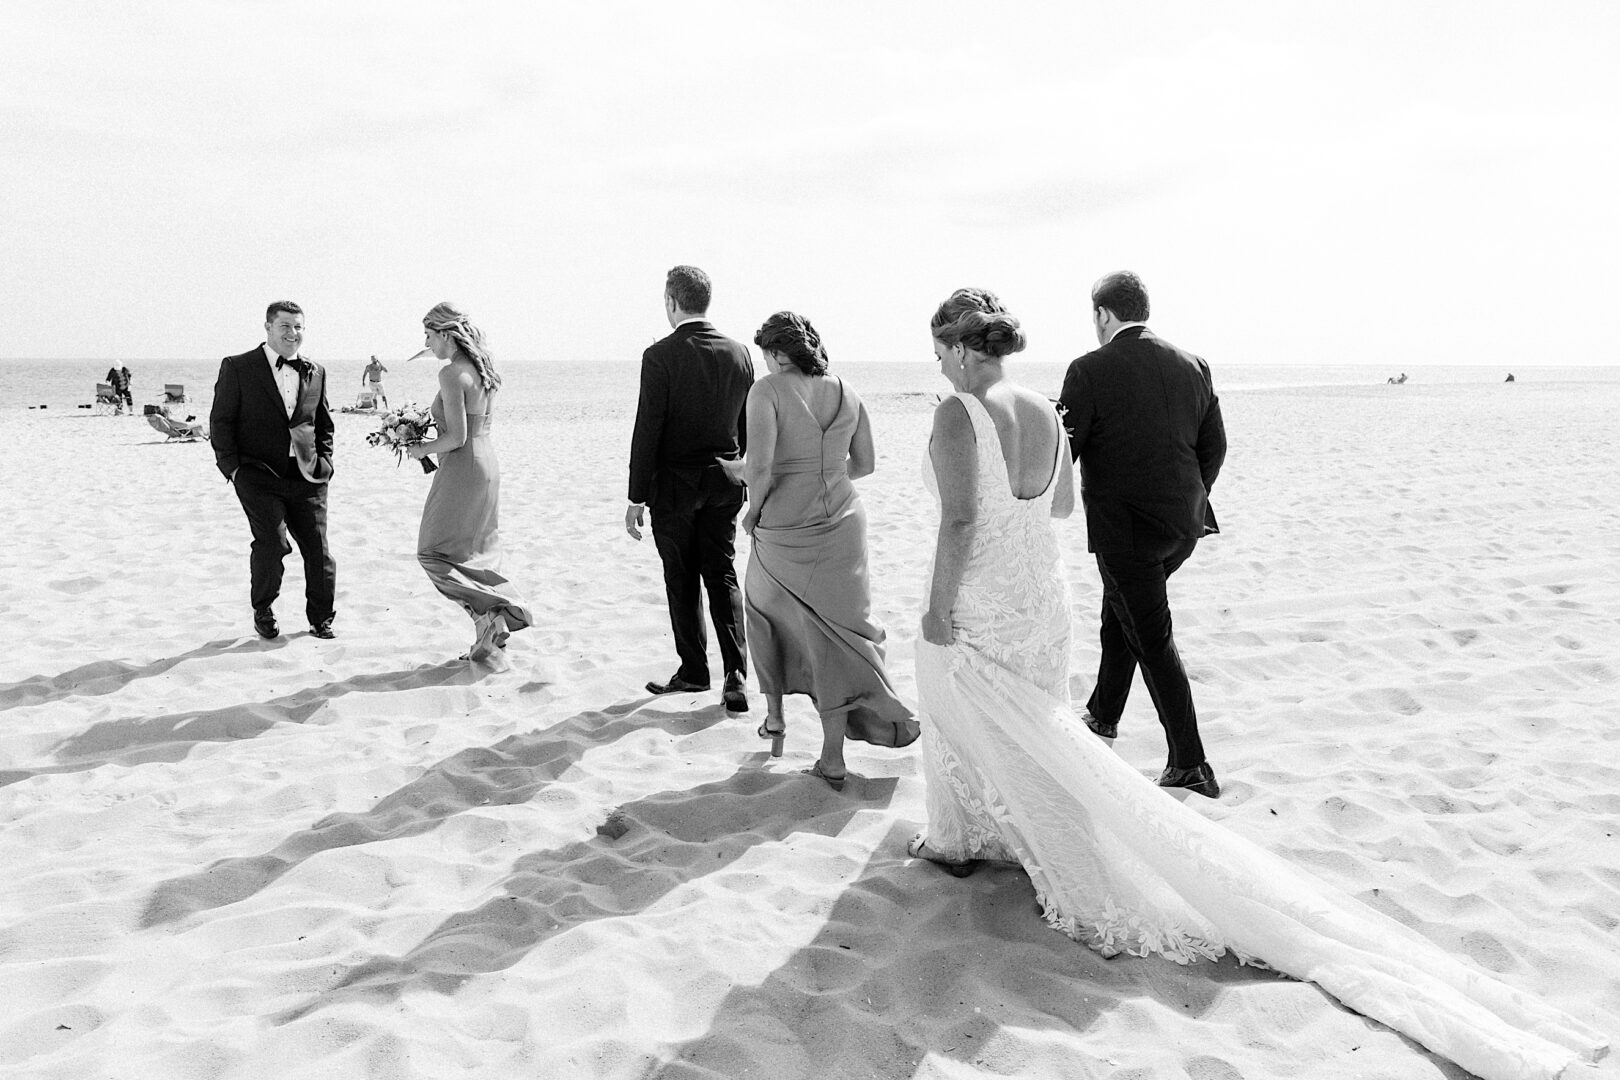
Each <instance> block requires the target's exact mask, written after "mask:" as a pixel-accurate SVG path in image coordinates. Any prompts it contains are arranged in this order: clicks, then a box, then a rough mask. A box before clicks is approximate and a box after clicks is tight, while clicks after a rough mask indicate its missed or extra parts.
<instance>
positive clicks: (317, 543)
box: [233, 459, 337, 626]
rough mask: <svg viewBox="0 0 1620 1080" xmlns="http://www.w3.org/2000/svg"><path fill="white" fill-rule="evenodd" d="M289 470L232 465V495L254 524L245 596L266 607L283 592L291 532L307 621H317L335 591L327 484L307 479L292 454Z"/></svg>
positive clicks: (256, 605) (256, 606)
mask: <svg viewBox="0 0 1620 1080" xmlns="http://www.w3.org/2000/svg"><path fill="white" fill-rule="evenodd" d="M287 470H288V474H289V475H286V476H279V475H277V474H275V473H272V472H270V471H269V470H268V469H266V468H264V467H262V466H260V465H257V464H244V465H243V466H242V467H241V468H239V469H237V470H236V477H235V481H234V484H233V486H234V487H235V488H236V498H237V501H239V502H240V503H241V504H242V511H243V512H244V513H246V514H247V519H248V527H249V528H250V529H252V530H253V547H252V550H251V553H250V554H249V556H248V567H249V570H250V573H251V579H250V580H251V585H250V587H249V598H250V599H251V600H252V603H253V610H254V611H268V610H270V605H271V604H273V603H274V602H275V599H276V597H278V596H280V595H281V574H282V560H283V559H284V558H285V557H286V556H287V555H288V554H289V553H291V551H292V544H291V543H289V542H288V539H287V536H288V534H289V533H291V534H292V539H293V540H294V541H296V542H297V544H298V551H299V554H301V555H302V556H303V558H304V613H305V614H306V615H307V616H308V617H309V625H311V626H319V625H320V624H321V623H323V622H325V621H326V620H327V619H330V618H331V617H332V605H333V598H334V595H335V594H336V592H337V563H336V562H335V561H334V560H333V558H332V552H331V549H330V548H328V547H327V544H326V487H327V485H325V484H313V483H310V482H309V481H308V480H305V479H304V477H303V475H302V474H301V473H299V471H298V466H297V465H296V464H295V463H293V462H292V461H291V459H289V460H288V462H287Z"/></svg>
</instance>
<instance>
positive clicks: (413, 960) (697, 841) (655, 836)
mask: <svg viewBox="0 0 1620 1080" xmlns="http://www.w3.org/2000/svg"><path fill="white" fill-rule="evenodd" d="M898 783H899V782H898V781H897V780H895V779H894V778H892V777H888V778H882V779H877V778H873V779H867V780H864V781H862V783H861V784H860V787H859V794H858V795H857V794H855V793H854V789H853V788H852V789H851V790H849V791H846V792H845V793H844V794H841V795H840V794H835V793H834V792H833V791H832V790H831V789H829V788H827V787H826V786H825V785H823V784H822V783H821V782H820V781H819V780H813V779H810V778H808V777H804V776H799V775H794V774H783V773H773V772H769V771H766V770H763V769H760V768H758V767H757V766H753V765H749V766H745V767H743V768H741V769H739V770H738V771H737V772H735V773H733V774H732V775H731V776H728V777H727V778H725V779H724V780H719V781H716V782H714V783H710V784H702V785H700V786H698V787H695V788H691V789H688V790H684V791H662V792H658V793H657V794H654V795H649V796H647V797H646V798H645V799H641V800H638V801H636V802H634V803H628V804H626V805H625V806H622V807H620V808H619V809H620V811H621V813H622V814H623V817H624V820H625V822H626V823H627V824H628V825H629V831H628V832H627V833H626V834H625V835H624V836H622V837H621V838H620V839H619V840H618V841H617V842H612V841H608V840H606V839H604V838H603V837H601V836H598V837H596V838H594V839H591V840H585V841H581V842H579V843H574V844H570V845H568V846H567V847H564V848H561V849H559V850H556V851H544V852H536V853H534V854H532V855H526V856H524V857H523V858H521V859H519V860H518V861H517V862H516V863H515V864H514V865H513V867H512V872H511V873H510V874H509V875H508V877H507V878H506V880H505V881H503V882H501V883H500V884H499V885H498V886H496V888H495V893H496V896H495V898H494V899H492V900H490V901H488V902H487V903H485V904H483V905H481V906H479V907H477V908H475V909H473V910H471V911H463V912H458V913H457V914H455V915H452V916H450V918H448V919H446V920H445V921H444V922H443V923H441V924H439V926H438V927H437V928H436V929H435V930H434V931H433V932H432V933H430V934H428V936H427V937H425V938H423V939H422V941H421V942H420V943H418V944H417V945H416V947H415V948H413V949H412V950H411V951H410V952H409V953H407V954H406V955H404V956H401V957H392V956H379V957H375V958H373V959H371V960H367V961H365V962H363V963H360V964H356V965H354V966H351V967H350V968H348V969H347V970H346V971H344V972H343V974H342V975H341V976H340V977H339V978H338V980H337V981H336V983H334V984H333V986H332V987H331V988H330V989H328V990H325V991H323V992H322V993H321V994H320V995H319V996H317V997H316V998H315V999H314V1000H313V1001H310V1002H308V1003H307V1004H305V1005H302V1006H299V1007H298V1008H296V1009H291V1010H289V1011H287V1012H285V1013H282V1014H280V1015H278V1016H276V1017H275V1018H274V1020H273V1022H274V1023H277V1024H285V1023H290V1022H291V1021H294V1020H297V1019H299V1018H301V1017H304V1016H307V1015H309V1014H310V1013H312V1012H315V1011H316V1010H318V1009H321V1008H324V1007H326V1006H329V1005H334V1004H337V1003H339V1002H343V1001H364V1002H372V1003H375V1002H378V1001H392V1000H395V999H397V998H398V997H399V996H400V995H401V994H403V993H405V992H407V991H410V990H413V989H421V990H432V991H436V992H438V993H444V994H448V993H451V992H453V991H455V990H456V989H458V988H459V987H460V986H461V985H462V984H463V983H465V982H467V981H468V980H469V979H471V978H473V977H474V976H477V975H483V974H487V973H489V972H493V971H502V970H505V969H506V968H509V967H511V966H512V965H514V964H516V963H517V962H518V961H520V960H522V959H523V958H524V957H525V956H527V955H528V954H529V953H530V952H531V951H533V950H534V949H535V948H537V947H539V946H540V945H541V944H542V943H544V942H546V941H548V940H550V939H551V938H553V937H556V936H557V935H559V934H562V933H566V932H567V931H569V930H571V929H573V928H574V927H576V926H579V925H581V924H583V923H586V922H590V921H592V920H595V919H607V918H617V917H620V916H625V915H634V914H637V913H639V912H642V911H645V910H646V909H647V908H649V907H651V906H652V905H653V904H654V903H656V902H657V901H659V900H660V899H662V898H663V897H664V896H666V895H667V894H669V893H670V892H672V891H673V890H674V889H676V888H677V887H679V886H681V885H683V884H685V883H687V882H689V881H695V880H697V879H698V878H701V877H704V876H706V875H708V874H712V873H714V872H716V871H718V870H723V869H725V868H726V867H728V866H730V865H731V864H732V863H734V862H736V861H737V860H738V859H739V858H741V857H742V856H743V855H744V854H746V853H747V852H748V851H749V850H750V849H752V848H754V847H755V846H757V845H759V844H766V843H772V842H777V841H781V840H785V839H786V838H787V837H788V836H791V835H794V834H796V833H817V834H820V835H822V836H837V835H838V834H839V833H840V832H842V831H843V829H844V827H845V826H846V825H848V824H849V821H850V819H851V818H853V817H854V816H855V815H856V814H858V813H860V812H862V811H869V810H876V809H881V808H883V807H884V806H887V805H888V803H889V802H890V800H892V799H893V798H894V792H895V788H896V787H897V786H898ZM789 785H794V786H801V785H813V786H812V787H811V788H810V792H809V793H810V796H811V801H807V802H805V803H804V804H803V805H805V806H806V807H807V808H808V812H807V813H806V814H805V815H803V816H802V817H798V818H796V819H794V820H785V819H784V818H783V817H782V815H781V813H780V812H779V810H778V809H777V807H779V806H780V800H781V799H782V798H783V789H784V788H786V787H787V786H789ZM739 821H757V822H759V823H760V827H759V828H758V829H756V830H753V831H738V829H737V822H739Z"/></svg>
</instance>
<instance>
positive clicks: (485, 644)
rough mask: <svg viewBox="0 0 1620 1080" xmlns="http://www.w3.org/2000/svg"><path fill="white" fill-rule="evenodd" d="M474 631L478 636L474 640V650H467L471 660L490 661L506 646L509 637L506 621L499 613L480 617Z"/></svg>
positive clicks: (492, 612) (474, 622)
mask: <svg viewBox="0 0 1620 1080" xmlns="http://www.w3.org/2000/svg"><path fill="white" fill-rule="evenodd" d="M473 629H474V630H475V631H476V632H477V634H478V636H477V638H476V639H474V641H473V644H472V648H470V649H468V650H467V659H469V660H474V661H478V660H488V659H489V658H490V657H492V656H494V655H495V654H496V653H498V652H500V650H501V646H503V645H505V644H506V639H507V637H508V636H510V635H509V633H508V631H507V629H506V620H505V619H504V618H502V617H501V613H500V612H498V611H491V612H489V613H487V614H484V615H480V616H478V617H477V618H476V619H474V620H473Z"/></svg>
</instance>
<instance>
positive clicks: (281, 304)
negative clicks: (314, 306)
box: [264, 300, 304, 323]
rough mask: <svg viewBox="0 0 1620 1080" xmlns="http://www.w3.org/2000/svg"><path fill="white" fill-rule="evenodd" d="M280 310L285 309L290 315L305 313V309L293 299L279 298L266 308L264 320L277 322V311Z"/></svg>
mask: <svg viewBox="0 0 1620 1080" xmlns="http://www.w3.org/2000/svg"><path fill="white" fill-rule="evenodd" d="M278 311H285V312H286V313H287V314H289V315H302V314H303V313H304V309H303V308H301V307H299V306H298V305H297V304H295V303H293V302H292V301H291V300H277V301H276V302H275V303H273V304H271V305H270V306H269V307H267V308H265V309H264V321H265V322H267V323H273V322H275V321H276V312H278Z"/></svg>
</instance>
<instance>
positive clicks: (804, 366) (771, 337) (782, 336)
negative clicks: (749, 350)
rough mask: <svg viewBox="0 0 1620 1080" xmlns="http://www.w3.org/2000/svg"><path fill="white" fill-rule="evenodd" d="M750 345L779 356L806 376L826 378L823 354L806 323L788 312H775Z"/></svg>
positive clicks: (825, 360) (805, 319) (804, 319)
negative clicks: (783, 357)
mask: <svg viewBox="0 0 1620 1080" xmlns="http://www.w3.org/2000/svg"><path fill="white" fill-rule="evenodd" d="M754 344H755V345H758V346H759V347H760V348H761V349H762V350H764V351H765V352H768V353H781V354H782V355H783V356H785V357H787V358H788V359H789V360H791V361H793V366H794V367H796V368H798V369H799V370H800V371H802V372H804V373H805V374H806V375H825V374H827V350H826V348H825V347H824V346H823V345H822V344H821V335H820V334H818V333H816V328H815V327H813V326H811V325H810V320H809V319H807V318H805V317H804V316H803V315H795V314H794V313H793V312H791V311H778V312H777V313H776V314H775V315H772V316H771V317H770V318H768V319H766V320H765V325H764V326H761V327H760V328H759V333H757V334H755V335H754Z"/></svg>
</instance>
